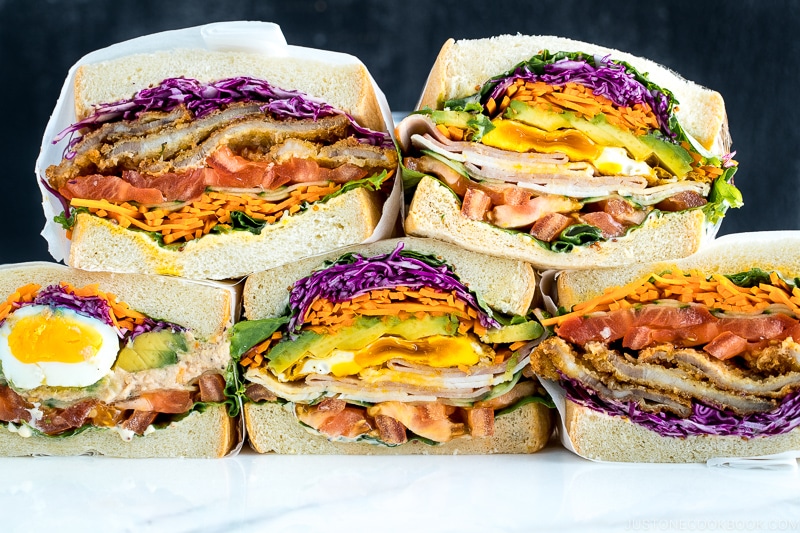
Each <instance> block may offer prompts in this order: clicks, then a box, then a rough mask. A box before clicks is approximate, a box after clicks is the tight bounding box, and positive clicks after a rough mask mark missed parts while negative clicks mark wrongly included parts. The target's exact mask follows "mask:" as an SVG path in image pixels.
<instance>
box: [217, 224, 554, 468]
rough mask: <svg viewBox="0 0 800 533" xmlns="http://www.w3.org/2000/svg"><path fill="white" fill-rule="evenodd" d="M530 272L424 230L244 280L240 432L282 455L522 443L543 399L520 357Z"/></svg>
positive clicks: (487, 449) (537, 426)
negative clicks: (428, 236) (427, 234)
mask: <svg viewBox="0 0 800 533" xmlns="http://www.w3.org/2000/svg"><path fill="white" fill-rule="evenodd" d="M534 279H535V278H534V272H533V270H532V269H531V267H530V265H527V264H525V263H522V262H519V261H512V260H502V259H493V258H492V260H491V261H488V260H487V257H486V256H483V255H480V254H475V253H473V252H468V251H464V250H462V249H459V248H456V247H453V246H450V245H448V244H446V243H442V242H440V241H435V240H431V239H415V238H404V239H399V240H398V239H393V240H385V241H381V242H378V243H374V244H370V245H367V246H356V247H351V248H348V249H346V250H344V253H336V254H329V255H327V256H326V257H322V258H314V259H313V260H306V261H302V262H299V263H295V264H293V265H285V266H283V267H279V268H277V269H273V270H270V271H266V272H262V273H256V274H253V275H251V276H249V277H248V279H247V282H246V284H245V288H244V295H243V300H244V310H245V314H246V317H247V320H245V321H242V322H239V323H238V324H237V325H236V326H235V328H234V334H233V337H232V346H231V349H232V352H233V355H234V358H236V359H237V360H238V361H239V364H240V366H241V368H242V370H243V372H244V379H243V388H242V392H243V401H244V407H243V409H244V415H245V422H246V427H247V435H248V439H249V442H250V443H251V445H252V446H253V448H254V449H255V450H257V451H259V452H262V453H264V452H277V453H286V454H295V453H311V454H457V453H458V454H484V453H532V452H535V451H537V450H539V449H541V448H542V447H543V446H544V445H545V444H546V443H547V440H548V438H549V436H550V431H551V427H552V423H551V422H552V417H551V409H550V405H551V403H550V400H549V398H548V397H547V395H546V393H545V392H544V390H543V389H542V388H541V386H540V384H539V383H538V381H537V380H536V379H535V378H534V377H533V376H532V373H531V372H530V365H529V364H528V356H529V353H530V351H531V349H532V348H533V346H535V345H536V343H537V342H538V340H539V339H540V337H541V334H542V332H543V331H544V330H543V328H542V327H541V326H540V324H539V323H538V322H537V321H536V320H535V318H533V317H532V316H531V315H530V306H531V301H532V298H533V294H534V290H535V281H534Z"/></svg>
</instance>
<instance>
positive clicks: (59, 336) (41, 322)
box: [0, 305, 119, 389]
mask: <svg viewBox="0 0 800 533" xmlns="http://www.w3.org/2000/svg"><path fill="white" fill-rule="evenodd" d="M118 353H119V338H118V337H117V332H116V330H115V329H114V328H113V327H111V326H109V325H107V324H105V323H103V322H101V321H100V320H97V319H96V318H90V317H87V316H84V315H80V314H78V313H76V312H75V311H73V310H71V309H66V308H58V307H57V308H53V307H50V306H47V305H29V306H25V307H22V308H20V309H18V310H17V311H15V312H14V313H12V314H11V315H9V316H8V318H7V319H6V321H5V322H4V323H3V325H2V326H0V362H2V365H3V374H4V375H5V377H6V379H7V380H8V381H10V382H11V384H12V385H14V386H15V387H18V388H20V389H32V388H35V387H38V386H40V385H49V386H55V387H87V386H89V385H91V384H93V383H96V382H97V381H99V380H100V379H101V378H102V377H104V376H106V375H108V374H110V373H111V366H112V365H113V364H114V361H115V360H116V358H117V354H118Z"/></svg>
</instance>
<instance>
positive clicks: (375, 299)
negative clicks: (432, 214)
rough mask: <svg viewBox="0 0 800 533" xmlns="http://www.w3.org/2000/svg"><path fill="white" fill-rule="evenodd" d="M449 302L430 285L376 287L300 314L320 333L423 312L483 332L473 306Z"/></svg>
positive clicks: (246, 359) (249, 359)
mask: <svg viewBox="0 0 800 533" xmlns="http://www.w3.org/2000/svg"><path fill="white" fill-rule="evenodd" d="M451 302H453V303H458V302H461V301H460V300H458V299H457V297H456V295H455V293H453V292H440V291H437V290H435V289H433V288H430V287H423V288H421V289H419V290H418V291H413V290H410V289H409V288H408V287H397V288H395V289H376V290H373V291H370V292H367V293H364V294H361V295H359V296H357V297H355V298H353V299H352V300H349V301H346V302H340V303H333V302H330V301H329V300H327V299H325V298H318V299H316V300H314V301H313V302H312V303H311V305H309V307H308V310H307V311H306V315H305V317H303V324H304V325H303V328H304V329H307V330H310V331H314V332H315V333H319V334H326V333H327V334H335V333H336V332H337V331H339V330H340V329H342V328H345V327H349V326H352V325H353V324H354V323H355V320H356V317H357V316H396V317H398V318H400V319H401V320H405V319H407V318H410V317H411V316H415V317H417V318H420V319H421V318H424V316H425V315H432V316H443V315H453V316H455V317H457V318H458V320H459V326H458V332H459V333H460V334H462V335H466V334H467V333H469V332H470V331H474V333H475V334H476V335H478V336H481V335H484V334H485V333H486V328H485V327H483V326H482V325H481V324H480V322H479V321H478V318H477V317H478V314H477V312H475V310H474V309H472V308H471V307H470V308H468V310H469V311H468V312H467V311H466V310H465V306H464V305H463V302H462V305H461V306H456V305H451ZM279 339H280V333H279V332H276V333H275V334H273V335H272V337H271V338H269V339H267V340H265V341H263V342H261V343H260V344H259V345H257V346H255V347H253V348H251V349H250V350H248V351H247V352H246V353H245V354H244V355H243V356H242V359H241V361H240V364H241V365H242V366H244V367H253V368H257V367H258V366H259V365H260V364H261V362H263V361H261V360H259V362H256V361H257V359H258V356H259V355H260V356H262V359H263V356H264V355H265V354H266V353H267V351H269V349H270V347H271V346H272V345H273V343H274V342H275V341H276V340H279ZM522 344H524V343H522Z"/></svg>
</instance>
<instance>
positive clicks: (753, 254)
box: [557, 231, 800, 309]
mask: <svg viewBox="0 0 800 533" xmlns="http://www.w3.org/2000/svg"><path fill="white" fill-rule="evenodd" d="M798 250H800V231H761V232H747V233H735V234H729V235H724V236H722V237H720V238H718V239H716V240H714V241H713V242H711V243H709V245H708V246H705V247H703V249H702V251H700V252H698V253H696V254H694V255H692V256H690V257H686V258H683V259H679V260H673V261H661V262H655V263H645V264H636V265H628V266H625V267H619V268H603V269H594V270H580V271H578V270H570V271H565V272H562V273H561V274H560V275H559V277H558V283H557V286H558V305H560V306H562V307H565V308H566V309H571V308H572V306H574V305H575V304H577V303H580V302H583V301H586V300H590V299H592V298H594V297H596V296H599V295H601V294H602V293H603V291H604V290H605V289H606V288H607V287H615V286H622V285H626V284H627V283H630V282H632V281H635V280H636V279H639V278H640V277H642V276H645V275H647V274H651V273H660V272H664V271H666V270H669V269H671V268H676V267H677V268H679V269H681V270H684V271H688V270H698V271H700V272H703V273H705V274H707V275H711V274H728V275H730V274H738V273H739V272H745V271H747V270H750V269H751V268H754V267H758V268H761V269H762V270H766V271H767V272H773V271H774V272H777V273H779V274H781V275H783V276H785V277H786V278H787V279H793V278H795V277H796V276H798V275H800V253H798Z"/></svg>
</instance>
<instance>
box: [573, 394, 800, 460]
mask: <svg viewBox="0 0 800 533" xmlns="http://www.w3.org/2000/svg"><path fill="white" fill-rule="evenodd" d="M565 411H566V412H565V417H564V426H565V427H566V429H567V433H568V434H569V437H570V440H571V441H572V445H573V447H574V448H575V451H576V452H577V453H578V454H579V455H581V456H583V457H586V458H587V459H594V460H597V461H614V462H636V463H702V462H706V461H708V460H709V459H711V458H713V457H752V456H758V455H769V454H773V453H781V452H784V451H786V450H798V449H800V429H794V430H792V431H790V432H789V433H784V434H783V435H776V436H770V437H755V438H752V439H745V438H742V437H736V436H716V435H714V436H707V435H698V436H689V437H686V438H681V439H678V438H674V437H662V436H661V435H659V434H658V433H656V432H655V431H651V430H649V429H647V428H644V427H642V426H639V425H637V424H634V423H633V422H631V421H630V420H628V419H627V418H623V417H619V416H610V415H607V414H605V413H600V412H598V411H594V410H592V409H589V408H588V407H583V406H581V405H578V404H575V403H573V402H571V401H569V400H567V403H566V409H565Z"/></svg>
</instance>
